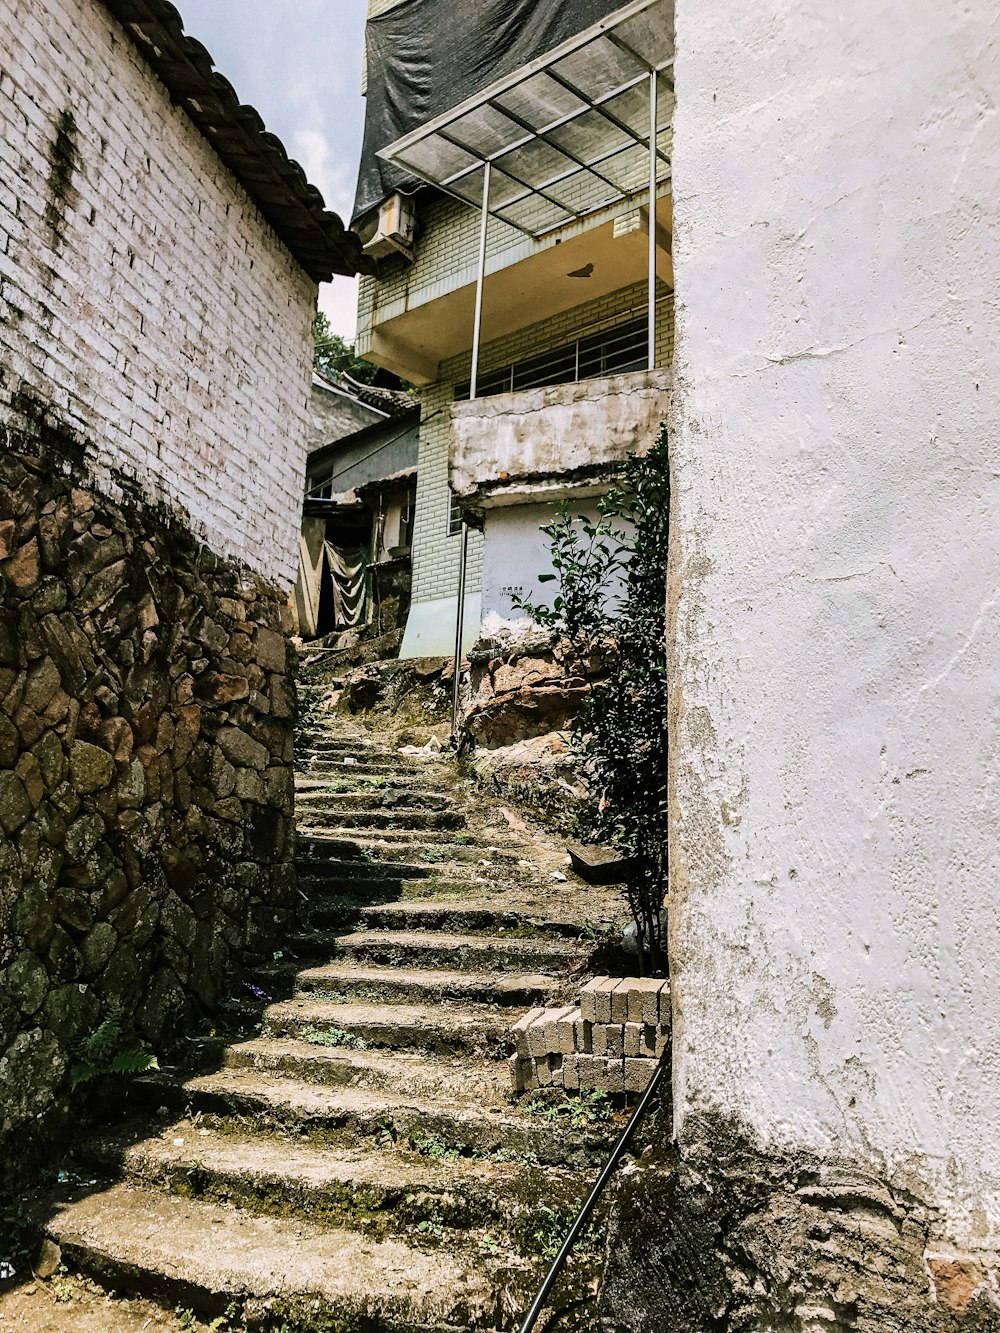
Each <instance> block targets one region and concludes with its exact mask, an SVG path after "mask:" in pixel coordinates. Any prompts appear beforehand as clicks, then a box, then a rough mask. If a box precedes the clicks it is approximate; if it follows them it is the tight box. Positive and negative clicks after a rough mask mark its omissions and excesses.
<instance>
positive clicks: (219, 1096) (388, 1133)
mask: <svg viewBox="0 0 1000 1333" xmlns="http://www.w3.org/2000/svg"><path fill="white" fill-rule="evenodd" d="M131 1086H132V1098H133V1102H134V1103H143V1104H145V1105H146V1106H152V1107H153V1108H158V1107H166V1108H167V1109H168V1110H173V1111H174V1112H175V1113H178V1114H189V1113H190V1114H193V1115H199V1114H200V1115H202V1116H203V1117H206V1118H207V1119H205V1121H204V1123H205V1128H209V1129H211V1128H215V1127H220V1128H222V1129H223V1131H224V1132H230V1131H233V1130H236V1129H239V1130H241V1131H243V1132H245V1131H246V1130H247V1129H261V1130H269V1131H271V1132H273V1131H276V1130H281V1131H285V1132H288V1133H291V1134H293V1135H295V1136H296V1138H297V1139H299V1140H302V1139H307V1140H310V1141H315V1142H318V1143H334V1142H335V1143H337V1144H338V1145H340V1146H346V1145H353V1146H358V1147H365V1148H367V1149H369V1150H371V1148H372V1147H373V1146H385V1145H386V1144H392V1143H394V1144H397V1145H400V1144H410V1145H411V1146H412V1145H416V1146H417V1147H418V1148H420V1147H421V1146H422V1147H423V1148H424V1150H425V1151H428V1152H430V1153H432V1154H440V1153H441V1152H447V1151H451V1152H457V1153H458V1155H460V1156H463V1157H492V1158H497V1157H499V1160H502V1161H512V1160H522V1159H523V1160H525V1161H527V1162H529V1163H530V1162H531V1161H535V1160H537V1161H538V1162H540V1163H546V1164H553V1165H564V1166H592V1165H594V1164H595V1163H600V1162H601V1159H602V1155H603V1156H605V1157H606V1155H607V1151H608V1148H609V1142H610V1137H609V1135H608V1134H606V1133H605V1134H602V1133H599V1132H598V1131H597V1130H595V1129H593V1128H591V1129H579V1130H574V1129H572V1128H570V1127H569V1126H568V1125H567V1124H566V1123H564V1122H561V1123H552V1122H550V1121H546V1120H544V1119H542V1118H540V1117H538V1116H534V1115H531V1114H530V1113H529V1112H527V1111H525V1110H521V1109H519V1108H518V1107H516V1106H509V1107H503V1106H499V1105H491V1104H488V1103H484V1102H482V1101H481V1100H478V1099H477V1097H476V1087H475V1084H472V1085H471V1088H470V1091H471V1095H470V1096H454V1097H451V1098H448V1097H444V1096H436V1095H435V1096H422V1095H420V1094H417V1093H414V1094H406V1093H396V1092H393V1091H390V1090H380V1089H372V1088H366V1087H327V1086H323V1085H321V1084H318V1083H313V1082H307V1081H304V1080H301V1079H294V1078H275V1077H261V1075H260V1074H259V1073H258V1072H257V1071H256V1070H254V1071H253V1072H251V1073H246V1072H242V1071H234V1070H230V1069H223V1070H220V1071H218V1072H216V1073H212V1074H200V1075H195V1076H193V1077H191V1078H186V1079H184V1078H180V1077H175V1076H173V1075H171V1074H170V1073H168V1072H164V1073H160V1074H152V1075H144V1076H142V1077H141V1078H137V1079H135V1080H133V1083H132V1085H131ZM213 1117H214V1119H213ZM439 1145H440V1146H439Z"/></svg>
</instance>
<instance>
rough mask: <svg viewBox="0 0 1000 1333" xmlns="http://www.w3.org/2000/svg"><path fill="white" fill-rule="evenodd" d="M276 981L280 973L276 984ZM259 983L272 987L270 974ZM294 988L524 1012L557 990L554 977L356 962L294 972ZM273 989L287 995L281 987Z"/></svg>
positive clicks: (329, 996)
mask: <svg viewBox="0 0 1000 1333" xmlns="http://www.w3.org/2000/svg"><path fill="white" fill-rule="evenodd" d="M278 979H279V977H278V974H277V973H276V976H275V981H276V982H277V981H278ZM280 980H281V982H285V983H287V981H288V980H289V974H288V971H287V970H283V971H282V973H281V974H280ZM260 981H261V984H262V986H263V987H264V988H265V989H268V982H269V977H268V975H267V973H264V974H263V975H262V976H261V978H260ZM293 984H294V987H295V990H296V992H297V993H298V994H299V995H301V996H311V997H313V998H315V999H325V1000H349V999H364V1000H378V1001H390V1002H392V1003H403V1004H405V1003H407V1002H415V1003H417V1004H433V1003H436V1002H437V1001H440V1000H459V1001H461V1000H471V1001H473V1002H475V1003H478V1004H492V1005H513V1006H520V1007H521V1008H531V1007H532V1006H534V1005H539V1004H545V1003H546V1002H547V1001H548V1000H549V999H550V998H551V996H552V995H553V994H554V992H555V991H556V989H557V986H558V982H557V981H556V980H555V979H554V978H553V977H551V976H546V975H544V974H542V973H531V972H525V973H513V974H511V973H499V974H498V973H495V972H460V971H448V970H445V969H443V968H426V969H417V968H404V967H367V966H359V965H357V964H353V963H341V964H337V963H328V964H325V965H324V966H322V967H311V968H306V969H305V970H303V971H299V972H295V973H294V978H293ZM275 991H276V992H278V991H280V993H282V994H287V993H288V992H287V991H285V990H282V989H281V987H280V986H278V985H277V984H276V985H275Z"/></svg>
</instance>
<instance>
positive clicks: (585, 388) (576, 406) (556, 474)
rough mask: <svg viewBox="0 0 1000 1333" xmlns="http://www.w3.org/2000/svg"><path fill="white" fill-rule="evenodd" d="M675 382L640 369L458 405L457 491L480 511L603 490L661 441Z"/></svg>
mask: <svg viewBox="0 0 1000 1333" xmlns="http://www.w3.org/2000/svg"><path fill="white" fill-rule="evenodd" d="M671 382H672V381H671V373H670V371H669V370H639V371H631V372H629V373H626V374H619V375H605V376H601V377H599V378H595V379H586V380H580V381H578V382H575V383H569V384H549V385H546V386H544V387H541V388H535V389H523V390H520V391H518V392H513V393H496V394H492V395H490V396H489V397H485V398H476V399H474V400H473V401H471V402H464V403H453V404H452V407H451V458H450V464H451V475H450V481H451V486H452V489H453V491H454V492H455V494H456V496H457V497H458V499H459V501H461V502H462V503H463V505H464V507H466V508H467V509H470V510H472V511H473V512H478V513H482V512H483V511H484V510H486V509H490V508H494V507H497V506H501V505H520V504H531V503H540V502H547V501H554V500H561V499H566V498H568V497H569V496H574V497H580V498H582V497H584V496H586V495H589V494H597V493H599V492H601V491H603V490H605V489H606V488H607V485H608V482H609V481H610V480H611V478H612V476H613V474H614V471H615V469H616V467H617V465H618V464H620V463H621V462H623V461H624V459H625V458H626V457H627V456H628V455H629V454H630V453H642V452H644V451H645V450H646V449H648V448H649V447H650V446H651V445H652V443H653V441H654V440H655V439H656V436H657V432H658V431H659V428H660V423H661V422H662V421H664V419H665V418H666V415H667V406H668V400H669V395H670V386H671Z"/></svg>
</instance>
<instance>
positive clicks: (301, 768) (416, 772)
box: [295, 755, 430, 781]
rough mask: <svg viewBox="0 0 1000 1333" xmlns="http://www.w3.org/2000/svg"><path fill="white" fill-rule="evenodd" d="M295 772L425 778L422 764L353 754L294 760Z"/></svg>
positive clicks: (313, 775)
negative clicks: (329, 757)
mask: <svg viewBox="0 0 1000 1333" xmlns="http://www.w3.org/2000/svg"><path fill="white" fill-rule="evenodd" d="M295 769H296V772H297V773H300V774H303V775H308V776H310V777H328V776H329V777H341V776H344V775H345V774H346V775H347V776H351V775H356V776H359V777H376V778H377V777H391V776H393V775H399V776H410V775H412V776H420V777H421V778H422V779H423V780H425V781H426V780H427V779H428V778H429V776H430V775H428V774H425V771H424V769H423V767H422V765H419V764H403V763H386V762H384V761H383V760H380V759H356V758H355V757H354V756H353V755H349V756H346V757H345V758H343V759H309V760H299V759H297V760H296V762H295Z"/></svg>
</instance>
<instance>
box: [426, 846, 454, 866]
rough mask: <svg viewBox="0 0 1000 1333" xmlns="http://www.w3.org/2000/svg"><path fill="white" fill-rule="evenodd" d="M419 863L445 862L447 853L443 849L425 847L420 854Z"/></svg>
mask: <svg viewBox="0 0 1000 1333" xmlns="http://www.w3.org/2000/svg"><path fill="white" fill-rule="evenodd" d="M420 859H421V861H429V862H431V863H432V864H437V863H438V862H440V861H447V859H448V853H447V852H446V851H445V849H444V848H443V847H425V848H424V850H423V851H422V852H421V853H420Z"/></svg>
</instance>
